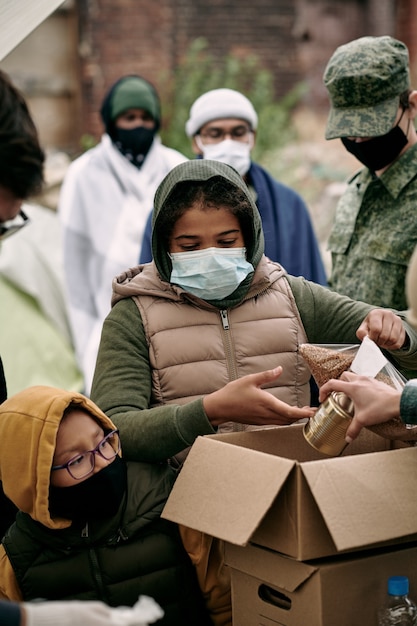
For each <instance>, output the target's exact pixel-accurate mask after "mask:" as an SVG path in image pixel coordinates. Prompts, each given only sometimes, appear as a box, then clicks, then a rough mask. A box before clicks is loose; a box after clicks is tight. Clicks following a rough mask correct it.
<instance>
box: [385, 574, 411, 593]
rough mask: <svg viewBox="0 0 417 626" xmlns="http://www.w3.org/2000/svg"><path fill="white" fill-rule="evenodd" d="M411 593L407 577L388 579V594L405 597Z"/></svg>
mask: <svg viewBox="0 0 417 626" xmlns="http://www.w3.org/2000/svg"><path fill="white" fill-rule="evenodd" d="M408 591H409V582H408V578H407V576H391V577H390V578H388V593H389V595H390V596H405V595H407V594H408Z"/></svg>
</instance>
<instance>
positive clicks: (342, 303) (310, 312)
mask: <svg viewBox="0 0 417 626" xmlns="http://www.w3.org/2000/svg"><path fill="white" fill-rule="evenodd" d="M287 280H288V282H289V284H290V286H291V289H292V292H293V294H294V298H295V301H296V304H297V307H298V310H299V311H300V315H301V320H302V322H303V325H304V328H305V331H306V334H307V337H308V341H309V343H359V340H358V338H357V337H356V331H357V329H358V328H359V326H360V325H361V323H362V322H363V320H364V319H365V317H366V316H367V314H368V313H369V311H371V310H372V309H375V308H379V307H375V306H372V305H370V304H366V303H365V302H359V301H356V300H351V299H350V298H348V297H346V296H342V295H340V294H338V293H336V292H335V291H331V290H330V289H328V288H327V287H322V286H321V285H318V284H316V283H313V282H311V281H308V280H305V279H304V278H300V277H297V278H296V277H294V276H287ZM394 312H395V313H397V314H398V315H399V316H400V317H401V318H402V319H403V322H404V326H405V329H406V332H407V335H408V337H409V339H410V345H409V347H408V348H407V349H406V350H405V349H402V350H393V351H388V350H384V353H385V355H386V356H387V358H389V360H390V361H392V362H393V363H394V364H395V365H396V366H397V367H398V369H399V370H400V371H401V372H403V373H404V374H406V375H407V377H409V373H410V370H417V333H416V331H415V330H414V329H413V328H412V327H411V326H410V325H409V324H408V323H407V322H406V321H405V312H404V311H394ZM415 374H417V371H416V372H415Z"/></svg>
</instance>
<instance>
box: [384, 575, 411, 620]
mask: <svg viewBox="0 0 417 626" xmlns="http://www.w3.org/2000/svg"><path fill="white" fill-rule="evenodd" d="M408 593H409V582H408V578H407V576H391V577H390V578H388V595H387V598H386V600H385V605H384V606H383V607H381V609H380V610H379V611H378V626H416V625H417V606H416V604H415V603H414V602H413V600H411V598H409V596H408Z"/></svg>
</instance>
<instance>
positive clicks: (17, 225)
mask: <svg viewBox="0 0 417 626" xmlns="http://www.w3.org/2000/svg"><path fill="white" fill-rule="evenodd" d="M28 222H30V220H29V218H28V216H27V215H26V213H23V211H22V210H21V211H20V213H18V214H17V215H16V217H14V218H13V219H12V220H7V222H0V240H1V241H3V239H7V237H10V235H14V233H16V232H17V231H18V230H20V229H21V228H23V226H25V224H27V223H28Z"/></svg>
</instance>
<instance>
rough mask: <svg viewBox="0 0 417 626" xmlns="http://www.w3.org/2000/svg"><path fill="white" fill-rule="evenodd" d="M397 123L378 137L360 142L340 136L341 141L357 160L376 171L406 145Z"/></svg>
mask: <svg viewBox="0 0 417 626" xmlns="http://www.w3.org/2000/svg"><path fill="white" fill-rule="evenodd" d="M403 114H404V111H403ZM401 118H402V115H401V117H400V119H399V120H398V124H399V123H400V121H401ZM398 124H396V126H394V128H392V129H391V130H390V131H389V132H388V133H386V134H385V135H381V136H380V137H373V138H372V139H368V140H367V141H360V142H356V141H352V140H351V139H348V138H347V137H342V143H343V145H344V146H345V148H346V150H347V151H348V152H350V153H351V154H353V155H354V156H355V157H356V158H357V159H358V161H360V162H361V163H363V164H364V165H365V166H366V167H368V168H369V169H370V170H371V171H372V172H377V171H378V170H380V169H382V168H383V167H386V166H387V165H390V164H391V163H392V162H393V161H394V160H395V159H396V158H397V156H398V155H399V154H400V152H401V150H402V149H403V148H404V146H406V145H407V142H408V139H407V136H406V134H405V133H404V132H403V131H402V130H401V128H400V127H399V126H398Z"/></svg>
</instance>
